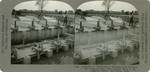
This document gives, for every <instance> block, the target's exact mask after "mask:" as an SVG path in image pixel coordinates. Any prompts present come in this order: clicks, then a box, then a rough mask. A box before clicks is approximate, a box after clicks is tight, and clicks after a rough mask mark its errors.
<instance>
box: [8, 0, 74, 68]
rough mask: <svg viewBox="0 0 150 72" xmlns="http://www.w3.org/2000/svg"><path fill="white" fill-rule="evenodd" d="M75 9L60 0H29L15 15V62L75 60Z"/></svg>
mask: <svg viewBox="0 0 150 72" xmlns="http://www.w3.org/2000/svg"><path fill="white" fill-rule="evenodd" d="M74 17H75V15H74V10H73V8H72V7H71V6H70V5H68V4H67V3H64V2H60V1H47V0H37V1H27V2H23V3H20V4H18V5H16V6H15V7H14V9H13V11H12V16H11V64H48V65H49V64H50V65H51V64H66V65H68V64H73V63H74V58H73V53H74V33H75V32H74V31H75V27H74V20H75V19H74Z"/></svg>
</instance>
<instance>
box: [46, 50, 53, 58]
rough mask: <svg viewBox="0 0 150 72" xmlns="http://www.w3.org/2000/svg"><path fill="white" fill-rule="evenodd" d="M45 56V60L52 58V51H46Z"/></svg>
mask: <svg viewBox="0 0 150 72" xmlns="http://www.w3.org/2000/svg"><path fill="white" fill-rule="evenodd" d="M45 56H46V57H47V58H50V57H52V56H53V51H52V50H47V51H46V53H45Z"/></svg>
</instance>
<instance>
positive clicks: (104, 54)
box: [74, 0, 140, 65]
mask: <svg viewBox="0 0 150 72" xmlns="http://www.w3.org/2000/svg"><path fill="white" fill-rule="evenodd" d="M138 17H139V14H138V12H137V10H136V8H135V7H134V6H133V5H131V4H129V3H126V2H121V1H114V0H104V1H89V2H85V3H83V4H81V5H80V6H79V7H78V8H77V10H76V11H75V48H74V51H75V53H74V63H75V64H77V65H138V64H139V33H140V32H139V29H140V26H139V18H138Z"/></svg>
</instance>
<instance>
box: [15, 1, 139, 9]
mask: <svg viewBox="0 0 150 72" xmlns="http://www.w3.org/2000/svg"><path fill="white" fill-rule="evenodd" d="M102 2H103V1H91V2H86V3H83V4H81V5H80V6H79V7H78V9H82V10H90V9H93V10H98V11H104V10H105V8H104V7H103V6H102ZM14 9H16V10H19V9H28V10H38V7H37V6H35V1H28V2H23V3H20V4H18V5H17V6H16V7H15V8H14ZM56 9H57V10H58V11H61V10H62V11H66V10H73V8H72V7H71V6H70V5H68V4H67V3H64V2H59V1H49V2H48V3H47V5H46V6H45V7H44V10H48V11H54V10H56ZM111 10H112V11H121V10H125V11H136V8H135V7H134V6H132V5H131V4H129V3H125V2H118V1H115V3H114V4H113V6H112V7H111ZM73 11H74V10H73Z"/></svg>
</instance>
